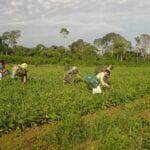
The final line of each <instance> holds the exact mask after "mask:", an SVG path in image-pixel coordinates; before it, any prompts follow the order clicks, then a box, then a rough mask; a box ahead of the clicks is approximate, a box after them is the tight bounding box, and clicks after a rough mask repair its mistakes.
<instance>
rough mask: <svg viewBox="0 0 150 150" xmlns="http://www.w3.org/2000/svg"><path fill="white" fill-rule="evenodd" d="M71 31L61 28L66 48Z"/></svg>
mask: <svg viewBox="0 0 150 150" xmlns="http://www.w3.org/2000/svg"><path fill="white" fill-rule="evenodd" d="M69 33H70V32H69V31H68V29H67V28H61V30H60V34H62V35H63V38H64V41H65V46H66V39H67V35H69Z"/></svg>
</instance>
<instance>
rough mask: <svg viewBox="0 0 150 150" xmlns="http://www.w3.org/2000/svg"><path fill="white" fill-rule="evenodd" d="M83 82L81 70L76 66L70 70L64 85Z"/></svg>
mask: <svg viewBox="0 0 150 150" xmlns="http://www.w3.org/2000/svg"><path fill="white" fill-rule="evenodd" d="M81 80H82V77H81V75H80V73H79V70H78V68H77V67H76V66H74V67H72V68H71V69H69V70H68V72H67V74H66V75H65V76H64V78H63V82H64V83H70V84H71V83H76V82H79V81H81Z"/></svg>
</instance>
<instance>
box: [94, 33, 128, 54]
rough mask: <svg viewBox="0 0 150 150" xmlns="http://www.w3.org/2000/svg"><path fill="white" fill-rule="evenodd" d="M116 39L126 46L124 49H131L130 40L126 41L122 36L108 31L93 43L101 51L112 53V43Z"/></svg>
mask: <svg viewBox="0 0 150 150" xmlns="http://www.w3.org/2000/svg"><path fill="white" fill-rule="evenodd" d="M118 40H121V41H122V42H123V43H124V44H125V47H126V50H129V49H131V42H130V41H127V40H126V39H125V38H124V37H123V36H121V35H120V34H116V33H113V32H112V33H108V34H106V35H105V36H103V37H102V38H98V39H95V40H94V44H96V45H97V46H98V47H100V48H101V49H102V51H103V53H105V52H108V51H111V52H112V54H113V53H114V50H115V49H114V43H115V42H116V41H118Z"/></svg>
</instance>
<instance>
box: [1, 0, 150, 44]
mask: <svg viewBox="0 0 150 150" xmlns="http://www.w3.org/2000/svg"><path fill="white" fill-rule="evenodd" d="M62 27H67V28H68V29H69V31H70V35H69V38H68V44H69V43H70V42H72V41H73V40H76V39H78V38H83V39H84V40H85V41H87V42H92V41H93V40H94V39H95V38H99V37H102V36H104V35H105V34H106V33H109V32H117V33H120V34H122V35H123V36H125V37H126V38H127V39H128V40H131V41H133V39H134V37H135V36H136V35H139V34H140V33H148V34H150V0H0V34H2V33H3V32H5V31H10V30H16V29H19V30H21V38H20V43H19V44H23V45H25V46H35V45H36V44H38V43H43V44H45V45H47V46H50V45H53V44H63V39H62V37H61V36H60V34H59V31H60V29H61V28H62Z"/></svg>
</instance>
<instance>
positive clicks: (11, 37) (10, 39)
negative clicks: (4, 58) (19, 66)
mask: <svg viewBox="0 0 150 150" xmlns="http://www.w3.org/2000/svg"><path fill="white" fill-rule="evenodd" d="M20 36H21V31H20V30H14V31H10V32H8V31H7V32H4V33H3V34H2V42H3V45H4V51H5V53H6V55H7V49H8V48H14V46H15V45H16V44H17V39H18V38H19V37H20ZM6 45H7V46H6Z"/></svg>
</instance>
